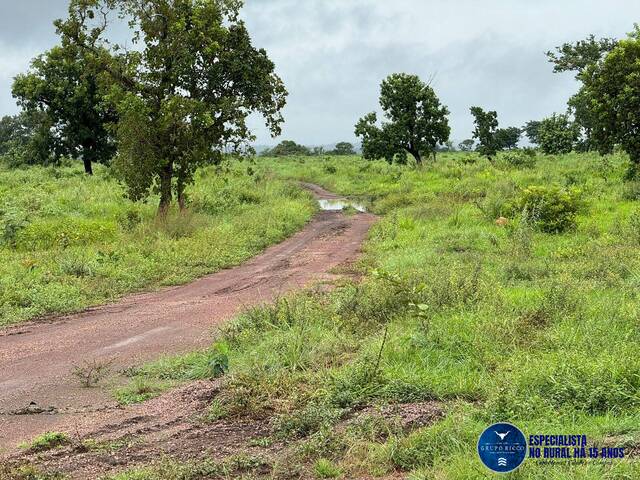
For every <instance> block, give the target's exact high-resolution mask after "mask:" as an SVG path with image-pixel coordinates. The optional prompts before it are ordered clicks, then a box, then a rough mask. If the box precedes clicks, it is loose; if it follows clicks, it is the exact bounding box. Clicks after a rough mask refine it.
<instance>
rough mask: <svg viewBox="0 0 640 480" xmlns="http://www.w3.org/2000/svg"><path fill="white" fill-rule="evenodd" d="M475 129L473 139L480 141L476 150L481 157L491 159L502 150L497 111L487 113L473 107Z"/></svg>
mask: <svg viewBox="0 0 640 480" xmlns="http://www.w3.org/2000/svg"><path fill="white" fill-rule="evenodd" d="M471 115H473V118H474V120H473V121H474V125H475V128H474V130H473V138H474V139H476V140H478V143H479V145H478V147H477V148H476V150H477V151H478V152H479V153H480V155H484V156H485V157H487V158H489V159H491V158H493V157H495V155H496V153H497V152H498V150H499V149H500V148H501V147H500V143H499V141H498V137H497V135H496V133H497V131H498V114H497V113H496V112H495V111H488V112H485V111H484V110H483V109H482V108H480V107H471Z"/></svg>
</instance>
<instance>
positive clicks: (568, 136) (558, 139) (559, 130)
mask: <svg viewBox="0 0 640 480" xmlns="http://www.w3.org/2000/svg"><path fill="white" fill-rule="evenodd" d="M578 136H579V127H578V126H577V125H576V124H575V123H574V122H572V121H571V120H570V118H569V116H568V115H567V114H555V113H554V114H553V115H552V116H551V117H548V118H545V119H544V120H542V121H541V122H540V125H539V126H538V144H539V145H540V150H542V151H543V152H544V153H547V154H552V155H556V154H561V153H569V152H571V150H573V148H574V145H575V143H576V142H577V140H578Z"/></svg>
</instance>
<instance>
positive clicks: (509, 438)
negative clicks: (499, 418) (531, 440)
mask: <svg viewBox="0 0 640 480" xmlns="http://www.w3.org/2000/svg"><path fill="white" fill-rule="evenodd" d="M478 455H480V460H482V463H484V464H485V465H486V466H487V468H489V469H490V470H493V471H494V472H498V473H507V472H511V471H513V470H515V469H516V468H518V467H519V466H520V465H522V462H524V459H525V458H526V456H527V439H526V438H525V436H524V433H522V431H521V430H520V429H519V428H518V427H516V426H515V425H511V424H510V423H495V424H493V425H491V426H490V427H489V428H487V429H486V430H485V431H484V432H482V435H480V439H479V440H478Z"/></svg>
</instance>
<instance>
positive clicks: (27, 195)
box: [0, 162, 315, 326]
mask: <svg viewBox="0 0 640 480" xmlns="http://www.w3.org/2000/svg"><path fill="white" fill-rule="evenodd" d="M251 173H252V172H251ZM188 196H189V199H190V205H189V208H188V210H187V211H186V212H184V213H179V212H177V211H173V212H171V213H170V215H169V217H168V218H167V219H166V220H165V221H160V220H158V219H157V218H156V215H155V214H156V204H157V201H156V200H157V199H155V198H151V199H150V200H149V202H147V203H144V204H141V203H133V202H131V201H129V200H127V199H125V198H124V196H123V190H122V188H121V186H120V185H119V184H118V183H117V182H116V181H115V180H114V179H113V178H111V176H110V172H109V170H108V169H106V168H98V169H97V172H96V175H95V176H94V177H91V178H88V177H86V176H85V175H83V174H82V172H81V171H80V169H79V168H77V167H65V168H55V169H54V168H42V167H32V168H28V169H12V170H9V169H2V170H0V326H2V325H8V324H12V323H16V322H19V321H23V320H28V319H32V318H37V317H40V316H43V315H51V314H60V313H67V312H72V311H76V310H79V309H82V308H84V307H87V306H90V305H95V304H100V303H104V302H108V301H112V300H115V299H117V298H118V297H120V296H121V295H123V294H125V293H128V292H133V291H138V290H142V289H148V288H156V287H159V286H163V285H176V284H181V283H185V282H188V281H190V280H192V279H195V278H197V277H199V276H202V275H205V274H207V273H211V272H214V271H216V270H220V269H222V268H226V267H229V266H233V265H237V264H239V263H241V262H243V261H244V260H246V259H248V258H249V257H251V256H253V255H255V254H257V253H258V252H260V251H261V250H262V249H264V248H265V247H267V246H268V245H270V244H273V243H276V242H278V241H280V240H282V239H284V238H285V237H287V236H288V235H290V234H291V233H293V232H294V231H296V230H298V229H299V228H301V226H302V225H304V223H305V222H306V221H308V220H309V218H310V216H311V215H312V214H313V212H314V209H315V206H314V203H313V201H312V199H311V197H310V196H309V195H308V194H307V193H305V192H302V191H301V190H300V189H298V188H296V187H294V186H292V185H290V184H289V183H287V182H284V181H280V180H275V179H266V178H265V177H264V176H260V175H248V174H247V167H246V164H243V163H240V162H238V163H230V164H228V165H225V166H223V167H222V168H217V169H216V168H215V167H210V168H204V169H202V170H200V171H199V172H198V174H197V179H196V182H195V185H194V186H193V187H192V188H191V189H190V190H189V192H188Z"/></svg>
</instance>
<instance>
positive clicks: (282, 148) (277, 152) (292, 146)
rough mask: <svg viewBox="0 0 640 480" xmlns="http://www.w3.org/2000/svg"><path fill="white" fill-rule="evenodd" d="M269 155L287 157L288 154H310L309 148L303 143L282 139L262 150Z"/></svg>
mask: <svg viewBox="0 0 640 480" xmlns="http://www.w3.org/2000/svg"><path fill="white" fill-rule="evenodd" d="M264 155H268V156H271V157H287V156H290V155H311V150H309V148H307V147H305V146H304V145H299V144H297V143H296V142H294V141H293V140H283V141H282V142H280V143H279V144H278V145H276V146H275V147H273V148H271V149H269V150H267V151H265V152H264Z"/></svg>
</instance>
